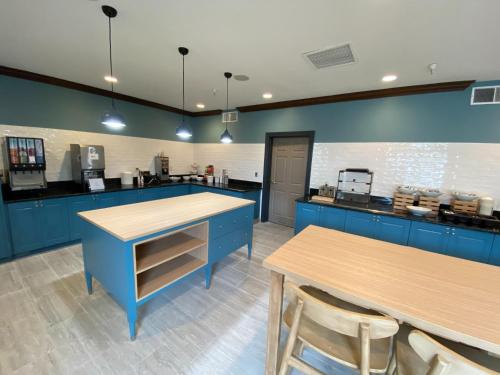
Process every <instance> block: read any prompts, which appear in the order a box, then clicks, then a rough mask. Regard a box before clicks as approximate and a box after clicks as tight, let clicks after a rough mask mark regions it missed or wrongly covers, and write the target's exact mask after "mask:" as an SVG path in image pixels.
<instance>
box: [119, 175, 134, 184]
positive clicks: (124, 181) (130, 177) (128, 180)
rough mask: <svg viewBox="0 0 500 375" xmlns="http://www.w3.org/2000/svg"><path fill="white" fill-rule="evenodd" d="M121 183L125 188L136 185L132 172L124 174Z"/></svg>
mask: <svg viewBox="0 0 500 375" xmlns="http://www.w3.org/2000/svg"><path fill="white" fill-rule="evenodd" d="M120 177H121V179H120V182H121V184H122V185H124V186H129V185H133V184H134V176H133V174H132V172H122V173H121V176H120Z"/></svg>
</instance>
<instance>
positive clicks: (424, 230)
mask: <svg viewBox="0 0 500 375" xmlns="http://www.w3.org/2000/svg"><path fill="white" fill-rule="evenodd" d="M448 233H449V228H448V227H445V226H443V225H436V224H429V223H424V222H418V221H414V222H412V224H411V230H410V237H409V239H408V245H410V246H413V247H417V248H419V249H423V250H429V251H432V252H435V253H441V254H446V253H447V250H446V248H447V244H448Z"/></svg>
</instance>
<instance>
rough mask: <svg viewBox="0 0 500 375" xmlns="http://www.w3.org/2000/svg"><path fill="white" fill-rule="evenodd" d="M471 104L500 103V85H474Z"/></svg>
mask: <svg viewBox="0 0 500 375" xmlns="http://www.w3.org/2000/svg"><path fill="white" fill-rule="evenodd" d="M470 104H471V105H482V104H500V86H484V87H474V88H473V89H472V97H471V99H470Z"/></svg>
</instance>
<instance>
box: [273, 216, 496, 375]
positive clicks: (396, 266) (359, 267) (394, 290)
mask: <svg viewBox="0 0 500 375" xmlns="http://www.w3.org/2000/svg"><path fill="white" fill-rule="evenodd" d="M264 267H266V268H268V269H270V270H271V290H270V295H269V316H268V332H267V356H266V374H275V373H276V372H277V366H278V347H279V340H280V330H281V318H282V309H283V282H284V280H285V278H290V279H293V280H294V281H295V282H297V283H300V284H301V285H312V286H314V287H317V288H319V289H322V290H324V291H326V292H328V293H330V294H332V295H334V296H335V297H338V298H341V299H343V300H346V301H348V302H351V303H353V304H356V305H359V306H362V307H365V308H370V309H373V310H377V311H379V312H381V313H385V314H387V315H390V316H392V317H394V318H395V319H398V321H400V322H406V323H408V324H410V325H412V326H414V327H416V328H418V329H421V330H424V331H426V332H429V333H432V334H435V335H438V336H441V337H443V338H446V339H449V340H453V341H457V342H462V343H464V344H467V345H470V346H473V347H477V348H479V349H482V350H485V351H488V352H490V353H493V354H496V355H500V267H497V266H491V265H487V264H482V263H477V262H472V261H468V260H464V259H459V258H454V257H450V256H446V255H441V254H436V253H431V252H427V251H423V250H419V249H415V248H412V247H408V246H402V245H396V244H392V243H388V242H384V241H379V240H374V239H370V238H366V237H361V236H357V235H353V234H348V233H344V232H339V231H336V230H332V229H326V228H321V227H317V226H313V225H310V226H308V227H307V228H306V229H304V230H303V231H302V232H300V233H299V234H298V235H296V236H295V237H294V238H292V239H291V240H289V241H288V242H287V243H285V244H284V245H283V246H281V247H280V248H279V249H278V250H276V251H275V252H274V253H273V254H271V255H270V256H269V257H267V258H266V259H265V260H264Z"/></svg>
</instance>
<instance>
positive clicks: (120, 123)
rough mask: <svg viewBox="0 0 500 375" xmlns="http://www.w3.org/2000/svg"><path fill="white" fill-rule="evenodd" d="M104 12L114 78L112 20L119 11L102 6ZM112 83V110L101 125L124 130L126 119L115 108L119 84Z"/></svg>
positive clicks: (106, 114)
mask: <svg viewBox="0 0 500 375" xmlns="http://www.w3.org/2000/svg"><path fill="white" fill-rule="evenodd" d="M101 9H102V12H103V13H104V15H105V16H106V17H108V37H109V70H110V75H109V77H112V78H114V76H113V57H112V56H113V55H112V53H111V51H112V49H111V18H115V17H116V16H117V15H118V11H117V10H116V9H115V8H113V7H110V6H109V5H103V6H102V8H101ZM109 82H110V83H111V109H110V110H108V111H106V112H104V114H103V115H102V118H101V124H103V125H105V126H107V127H109V128H110V129H114V130H118V129H122V128H124V127H125V126H127V124H126V123H125V117H123V115H121V114H120V113H118V111H117V110H116V106H115V86H114V83H115V82H117V81H116V78H115V79H114V80H109Z"/></svg>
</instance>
